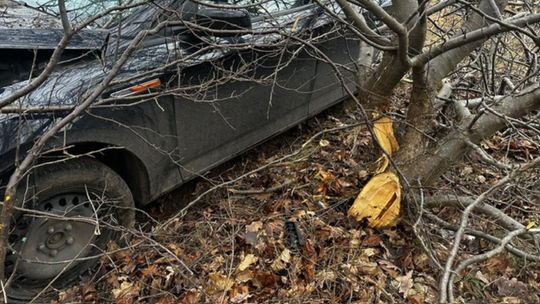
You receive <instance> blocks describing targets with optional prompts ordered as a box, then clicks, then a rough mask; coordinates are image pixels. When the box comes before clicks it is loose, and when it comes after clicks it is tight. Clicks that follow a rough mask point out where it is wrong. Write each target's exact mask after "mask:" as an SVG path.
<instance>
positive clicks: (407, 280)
mask: <svg viewBox="0 0 540 304" xmlns="http://www.w3.org/2000/svg"><path fill="white" fill-rule="evenodd" d="M412 274H413V271H412V270H411V271H409V272H407V274H406V275H404V276H400V277H397V278H396V281H397V282H398V283H399V292H400V293H402V294H403V297H404V298H407V296H408V294H409V291H410V290H411V288H412V287H413V284H414V282H413V278H412Z"/></svg>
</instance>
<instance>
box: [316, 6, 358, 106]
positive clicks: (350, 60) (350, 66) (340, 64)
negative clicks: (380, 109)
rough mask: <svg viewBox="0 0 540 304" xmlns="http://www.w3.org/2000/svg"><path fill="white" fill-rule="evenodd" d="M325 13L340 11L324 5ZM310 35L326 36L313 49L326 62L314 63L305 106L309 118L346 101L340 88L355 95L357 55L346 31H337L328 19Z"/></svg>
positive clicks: (346, 94) (351, 35)
mask: <svg viewBox="0 0 540 304" xmlns="http://www.w3.org/2000/svg"><path fill="white" fill-rule="evenodd" d="M327 9H330V10H333V11H334V12H335V13H337V14H339V13H340V11H341V10H340V9H339V6H337V4H336V3H333V4H330V5H328V6H327ZM314 31H316V32H319V33H321V32H323V33H324V32H326V33H329V34H328V35H327V36H326V37H327V38H326V39H324V40H321V41H320V42H319V43H318V44H317V45H316V46H317V49H318V51H319V52H321V53H324V55H325V56H324V57H325V58H327V59H328V60H320V61H318V62H317V69H316V76H315V82H314V86H313V87H314V91H313V98H312V99H311V101H310V104H309V113H310V115H315V114H317V113H319V112H321V111H322V110H324V109H326V108H328V107H329V105H331V104H335V103H337V102H339V101H341V100H343V99H344V98H347V97H348V93H347V91H346V90H345V89H344V87H343V84H345V85H346V86H348V88H349V89H350V90H351V91H352V92H355V91H356V83H355V80H356V75H355V71H356V66H355V64H356V61H357V60H358V55H359V44H358V38H357V37H355V35H354V34H352V33H350V32H349V31H348V30H347V29H343V28H340V26H339V25H338V24H336V21H335V20H333V19H332V18H326V19H325V22H320V23H319V25H318V26H317V27H316V28H314ZM336 70H337V71H339V72H337V71H336Z"/></svg>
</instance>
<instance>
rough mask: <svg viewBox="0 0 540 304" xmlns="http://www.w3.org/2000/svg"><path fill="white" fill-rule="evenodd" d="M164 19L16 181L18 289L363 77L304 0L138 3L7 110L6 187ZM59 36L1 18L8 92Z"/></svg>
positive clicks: (64, 277) (95, 251)
mask: <svg viewBox="0 0 540 304" xmlns="http://www.w3.org/2000/svg"><path fill="white" fill-rule="evenodd" d="M37 2H39V1H37ZM115 2H116V1H115ZM205 3H207V4H205ZM11 9H12V10H14V9H15V8H11ZM9 10H10V8H8V10H7V11H8V12H9ZM336 10H337V9H336ZM1 18H4V19H6V18H7V17H2V16H0V19H1ZM163 22H166V23H167V24H166V25H165V26H164V27H163V28H161V29H160V30H159V31H156V32H155V33H151V34H148V36H146V37H145V38H144V40H143V41H142V43H140V44H139V45H137V46H136V50H135V51H134V53H133V54H132V56H130V58H129V59H128V60H127V61H126V63H125V64H124V65H123V66H122V67H121V69H120V70H119V72H118V73H117V75H116V76H115V77H114V80H113V81H112V83H111V84H110V85H109V86H107V89H106V90H105V91H104V92H103V94H101V96H100V97H99V98H98V99H97V100H96V101H95V103H94V104H93V105H92V106H91V107H90V108H89V109H88V110H87V111H86V112H85V113H84V114H83V115H81V116H80V117H78V118H77V119H75V120H74V121H72V122H71V123H70V124H69V125H68V126H66V127H64V128H63V129H62V130H61V132H59V133H58V134H56V136H55V137H54V138H52V139H50V140H49V141H48V143H47V147H46V151H44V152H43V153H42V155H41V156H40V158H39V159H38V160H37V161H36V163H35V165H34V167H33V169H32V171H31V172H30V173H28V174H27V176H26V177H25V178H24V180H22V181H21V183H20V185H19V188H18V189H19V190H18V191H17V193H18V197H17V198H16V202H18V206H17V207H18V208H17V210H16V212H15V216H14V218H13V221H12V226H13V227H12V228H11V230H10V238H9V242H10V247H11V248H10V250H9V253H8V257H7V260H6V271H7V273H6V276H11V277H12V279H11V284H10V286H9V289H8V296H9V297H10V298H11V299H14V300H19V301H25V300H28V299H30V298H32V297H34V296H35V295H36V294H38V293H39V292H40V291H41V290H42V289H43V288H45V287H54V288H63V287H65V286H67V285H68V284H70V283H72V282H74V281H76V280H77V279H78V278H79V277H80V276H81V275H82V274H84V273H85V272H87V271H88V269H89V268H91V266H92V265H93V264H94V263H95V261H96V260H97V258H98V257H99V256H101V254H102V253H103V252H104V251H105V250H106V246H107V244H108V242H109V241H110V240H115V241H117V242H121V241H122V237H123V234H124V233H123V231H124V230H123V229H122V228H119V227H131V226H132V225H133V223H134V218H135V208H137V207H141V206H144V205H146V204H148V203H150V202H152V201H153V200H155V199H156V198H158V197H160V196H162V195H164V194H165V193H167V192H170V191H172V190H173V189H176V188H178V187H179V186H181V185H182V184H184V183H186V182H188V181H190V180H192V179H194V178H196V177H198V176H201V175H202V174H204V173H205V172H207V171H208V170H209V169H211V168H214V167H216V166H217V165H219V164H221V163H223V162H225V161H227V160H230V159H232V158H234V157H235V156H238V155H239V154H241V153H242V152H244V151H246V150H248V149H250V148H251V147H253V146H255V145H257V144H260V143H261V142H263V141H264V140H266V139H268V138H270V137H272V136H274V135H276V134H278V133H280V132H283V131H285V130H287V129H289V128H291V127H292V126H295V125H297V124H298V123H300V122H302V121H304V120H306V119H307V118H309V117H311V116H313V115H315V114H317V113H320V112H321V111H322V110H324V109H326V108H328V107H330V106H332V105H334V104H336V103H338V102H340V101H342V100H344V99H345V98H347V96H348V94H347V91H346V90H345V89H344V88H343V87H344V86H343V85H348V86H350V87H353V88H354V81H355V75H354V71H355V65H356V64H357V63H356V62H357V60H358V54H359V42H358V40H357V39H356V38H355V36H354V35H352V34H351V33H349V32H348V30H347V28H346V27H344V26H342V25H340V24H338V23H337V22H336V21H335V20H334V19H333V18H331V17H330V16H329V15H328V14H326V13H325V8H322V7H320V6H319V5H317V4H316V3H313V2H311V1H309V0H290V1H289V0H280V1H273V0H271V1H264V2H261V3H260V4H257V5H254V4H253V2H252V1H236V2H235V4H227V3H226V2H225V3H224V2H222V1H219V2H218V1H216V2H212V1H206V2H204V3H202V2H189V1H172V0H171V1H149V2H148V3H144V4H141V5H133V6H132V7H130V8H129V9H128V10H126V11H123V12H122V14H118V15H117V16H116V17H115V18H112V19H111V20H110V21H109V22H107V24H105V25H100V26H101V27H98V26H95V25H94V26H93V27H88V28H85V29H83V30H82V31H80V32H79V33H77V34H76V35H75V36H74V37H73V39H72V40H71V41H70V42H69V44H68V45H67V47H66V49H65V51H64V52H63V54H62V58H61V60H60V62H59V63H58V65H57V66H56V67H55V69H54V70H53V72H52V73H51V74H50V75H49V77H48V78H47V79H46V80H45V81H44V82H43V83H42V84H41V85H39V87H37V88H36V89H34V90H33V91H31V92H30V93H28V94H26V95H25V96H24V97H22V98H19V99H18V100H17V101H15V102H14V103H11V104H9V105H4V106H3V107H1V108H0V155H1V156H0V172H1V176H2V180H1V182H2V183H3V184H4V185H5V183H6V181H7V178H8V177H9V176H10V174H11V173H12V172H13V170H14V166H15V164H16V163H17V160H20V159H21V157H24V155H25V153H26V151H28V149H30V148H31V147H32V145H33V143H34V141H35V140H36V139H37V138H39V136H40V135H42V134H43V133H44V132H45V131H46V130H48V128H50V126H51V125H53V124H54V123H55V122H56V121H58V120H59V119H62V118H63V117H65V116H66V115H68V114H69V113H70V111H71V110H72V109H73V107H75V106H77V105H78V104H80V102H81V100H83V99H84V97H85V96H87V95H88V92H91V91H92V90H93V89H94V88H95V87H96V86H98V85H99V84H100V83H101V82H102V81H103V80H104V78H105V77H107V75H108V73H109V72H110V71H111V67H112V66H113V65H114V63H115V61H116V60H117V59H118V58H119V57H120V56H122V54H123V53H124V52H126V50H127V49H128V48H130V46H131V44H130V42H131V41H132V40H133V39H134V37H136V35H137V34H138V33H140V32H141V31H144V30H146V29H151V28H154V27H155V26H156V25H157V24H159V23H163ZM51 24H52V25H51ZM51 26H53V27H56V28H52V27H51ZM0 27H2V25H1V24H0ZM62 37H63V30H62V27H61V23H60V22H58V21H51V23H50V24H48V25H47V26H45V27H39V26H34V25H32V23H31V22H29V23H27V24H25V25H23V26H21V25H19V26H15V27H13V26H12V27H9V26H4V27H2V28H0V54H1V57H0V58H2V62H1V63H0V86H1V88H0V102H1V101H2V100H4V99H5V98H6V97H7V96H9V95H10V94H12V93H13V92H16V91H17V90H19V89H21V88H23V87H24V86H26V85H27V84H28V83H30V82H31V81H32V78H33V77H35V76H37V75H39V73H40V72H41V71H42V70H43V68H44V66H45V65H46V64H47V62H48V60H49V59H50V56H51V54H52V53H53V51H54V49H55V48H56V47H57V44H58V42H59V41H60V40H61V39H62ZM306 41H308V43H306ZM44 214H48V215H49V216H43V215H44Z"/></svg>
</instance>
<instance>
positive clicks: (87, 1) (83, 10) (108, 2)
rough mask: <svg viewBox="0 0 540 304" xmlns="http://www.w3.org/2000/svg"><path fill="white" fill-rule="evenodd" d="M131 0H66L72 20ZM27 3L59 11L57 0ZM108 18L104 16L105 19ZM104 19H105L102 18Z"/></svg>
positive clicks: (86, 16) (52, 11) (32, 0)
mask: <svg viewBox="0 0 540 304" xmlns="http://www.w3.org/2000/svg"><path fill="white" fill-rule="evenodd" d="M128 1H129V0H66V1H65V3H66V9H67V10H68V14H69V17H70V19H71V20H72V21H75V22H78V21H82V20H84V19H86V18H88V17H90V16H93V15H95V14H97V13H99V12H101V11H103V10H105V9H107V8H110V7H113V6H118V5H122V4H126V3H128ZM25 3H26V4H28V5H30V6H33V7H39V8H40V9H42V10H46V11H49V12H51V13H54V14H57V13H58V1H57V0H26V1H25ZM105 19H107V18H104V20H105ZM102 21H103V20H102Z"/></svg>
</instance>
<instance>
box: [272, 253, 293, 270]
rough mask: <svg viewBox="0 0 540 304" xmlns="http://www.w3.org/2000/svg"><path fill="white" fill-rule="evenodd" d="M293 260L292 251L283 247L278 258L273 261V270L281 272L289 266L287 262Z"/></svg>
mask: <svg viewBox="0 0 540 304" xmlns="http://www.w3.org/2000/svg"><path fill="white" fill-rule="evenodd" d="M290 262H291V251H290V250H289V249H286V248H285V249H283V251H282V252H281V254H280V255H279V257H278V258H277V259H275V260H274V262H272V266H271V267H272V270H274V271H275V272H279V271H281V270H283V269H285V268H286V267H287V264H289V263H290Z"/></svg>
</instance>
